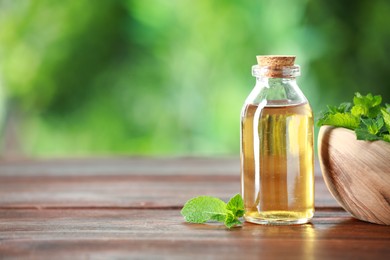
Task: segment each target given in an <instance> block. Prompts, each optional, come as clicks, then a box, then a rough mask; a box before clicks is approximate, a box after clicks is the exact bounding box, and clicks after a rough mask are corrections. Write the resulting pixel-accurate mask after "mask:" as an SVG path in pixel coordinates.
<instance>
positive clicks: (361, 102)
mask: <svg viewBox="0 0 390 260" xmlns="http://www.w3.org/2000/svg"><path fill="white" fill-rule="evenodd" d="M381 103H382V97H381V96H380V95H377V96H373V95H372V94H371V93H369V94H367V95H366V96H363V95H361V94H360V93H359V92H357V93H355V97H354V98H353V104H354V106H353V107H352V109H351V114H352V115H354V116H355V117H360V116H366V117H370V118H376V117H377V116H378V114H379V113H380V105H381Z"/></svg>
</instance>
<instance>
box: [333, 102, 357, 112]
mask: <svg viewBox="0 0 390 260" xmlns="http://www.w3.org/2000/svg"><path fill="white" fill-rule="evenodd" d="M351 107H352V104H351V103H349V102H344V103H341V104H340V105H339V106H331V105H329V106H328V110H329V112H330V113H331V114H336V113H346V112H349V111H350V110H351Z"/></svg>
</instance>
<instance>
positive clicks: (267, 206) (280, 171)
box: [241, 103, 314, 224]
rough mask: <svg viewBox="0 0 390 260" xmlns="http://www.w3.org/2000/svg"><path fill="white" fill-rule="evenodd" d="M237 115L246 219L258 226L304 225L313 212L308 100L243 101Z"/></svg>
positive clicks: (311, 145)
mask: <svg viewBox="0 0 390 260" xmlns="http://www.w3.org/2000/svg"><path fill="white" fill-rule="evenodd" d="M241 117H242V118H241V122H242V123H241V138H242V141H241V160H242V166H241V167H242V169H241V178H242V181H241V183H242V194H243V198H244V203H245V207H246V214H245V216H244V217H245V219H246V220H247V221H249V222H254V223H260V224H300V223H306V222H307V221H308V220H310V219H311V218H312V217H313V214H314V187H313V183H314V182H313V178H314V176H313V170H314V169H313V168H314V161H313V156H314V155H313V119H312V112H311V109H310V106H309V104H308V103H301V104H295V105H287V106H280V105H278V104H272V103H268V104H267V105H266V106H263V107H261V106H259V105H255V104H248V105H246V106H245V107H244V109H243V111H242V114H241Z"/></svg>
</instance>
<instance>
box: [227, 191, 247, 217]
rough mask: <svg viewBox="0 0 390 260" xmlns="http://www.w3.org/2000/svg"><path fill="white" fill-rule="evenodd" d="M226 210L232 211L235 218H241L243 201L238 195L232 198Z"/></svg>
mask: <svg viewBox="0 0 390 260" xmlns="http://www.w3.org/2000/svg"><path fill="white" fill-rule="evenodd" d="M226 209H227V210H230V211H232V213H233V215H234V216H235V217H238V218H239V217H242V216H243V215H244V213H245V208H244V201H243V200H242V197H241V195H240V194H236V195H235V196H234V197H232V198H231V199H230V200H229V202H228V203H227V205H226Z"/></svg>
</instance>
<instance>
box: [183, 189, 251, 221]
mask: <svg viewBox="0 0 390 260" xmlns="http://www.w3.org/2000/svg"><path fill="white" fill-rule="evenodd" d="M244 213H245V209H244V201H243V200H242V197H241V195H240V194H236V195H235V196H234V197H232V198H231V199H230V200H229V202H228V203H227V204H226V203H225V202H224V201H222V200H220V199H218V198H215V197H211V196H199V197H195V198H193V199H190V200H189V201H187V202H186V203H185V204H184V207H183V208H182V210H181V214H182V216H183V217H184V219H185V220H186V221H187V222H190V223H205V222H206V221H213V220H214V221H218V222H223V223H224V224H225V226H226V227H228V228H231V227H233V226H236V225H240V224H241V221H240V220H239V219H238V218H240V217H242V216H243V215H244Z"/></svg>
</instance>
